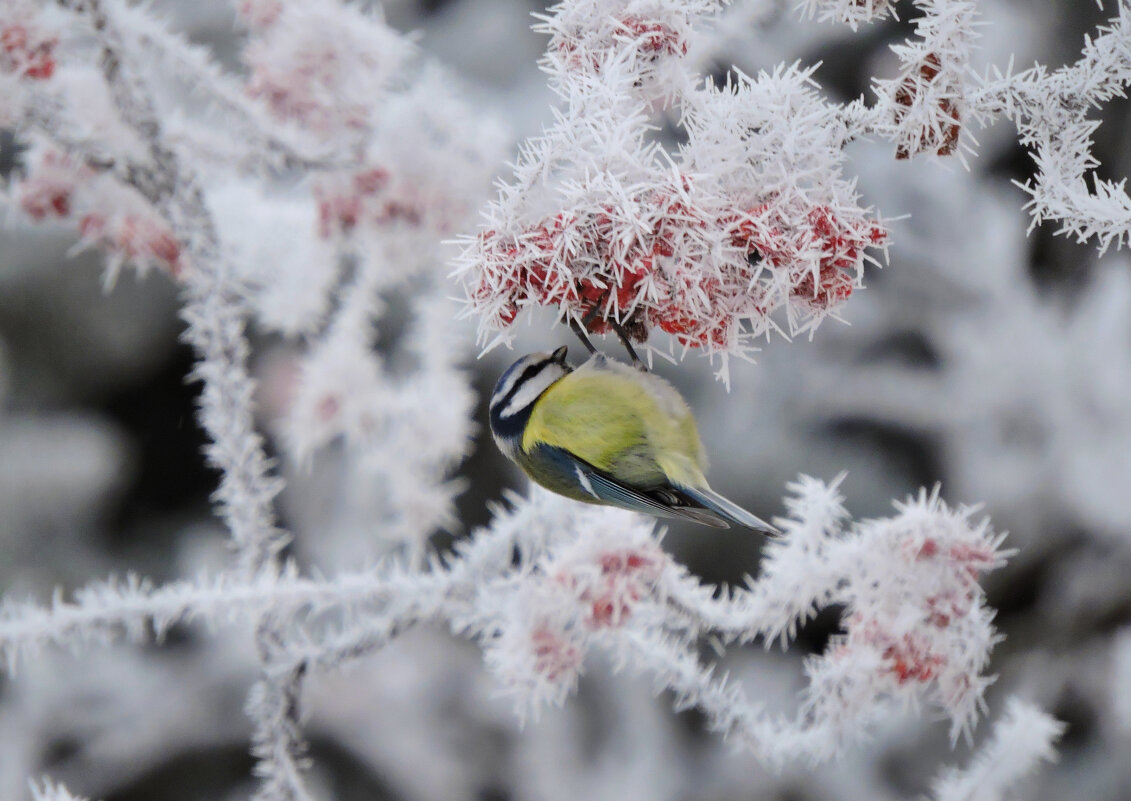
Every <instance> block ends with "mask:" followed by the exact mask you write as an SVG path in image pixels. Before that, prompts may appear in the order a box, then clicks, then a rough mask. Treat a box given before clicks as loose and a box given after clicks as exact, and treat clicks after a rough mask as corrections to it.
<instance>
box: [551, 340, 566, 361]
mask: <svg viewBox="0 0 1131 801" xmlns="http://www.w3.org/2000/svg"><path fill="white" fill-rule="evenodd" d="M568 350H569V348H567V347H566V346H565V345H562V346H561V347H560V348H558V349H557V350H556V351H554V352H553V353H551V354H550V359H551V360H552V361H555V362H557V363H558V364H565V357H566V352H567V351H568Z"/></svg>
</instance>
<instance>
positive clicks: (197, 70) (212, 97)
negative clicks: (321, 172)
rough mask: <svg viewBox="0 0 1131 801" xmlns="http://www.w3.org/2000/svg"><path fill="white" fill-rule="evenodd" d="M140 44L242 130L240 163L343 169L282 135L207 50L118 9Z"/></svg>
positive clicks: (144, 16)
mask: <svg viewBox="0 0 1131 801" xmlns="http://www.w3.org/2000/svg"><path fill="white" fill-rule="evenodd" d="M118 13H119V14H121V16H122V19H123V20H128V23H129V30H130V32H131V33H132V34H133V37H134V38H135V39H136V41H137V44H138V45H140V47H141V49H142V50H144V51H145V52H146V53H147V55H149V56H151V57H153V58H156V59H158V60H160V61H161V62H162V63H164V64H166V65H167V67H168V68H169V69H170V71H171V72H172V73H173V74H175V75H176V76H177V77H178V79H179V80H181V81H183V82H184V83H185V84H186V85H188V86H190V87H192V89H193V92H194V93H197V94H200V95H202V96H204V97H206V98H207V100H208V101H209V103H211V104H212V105H213V106H214V107H216V108H217V109H219V110H220V111H221V112H223V113H224V114H225V115H226V116H227V117H228V118H229V119H230V120H231V121H232V122H234V123H235V124H236V125H238V126H239V129H240V131H239V137H240V139H241V140H242V141H241V144H240V155H239V159H240V160H241V161H243V162H245V163H252V164H254V165H256V166H260V167H262V168H266V169H280V168H282V169H306V170H318V169H330V168H333V167H335V166H338V167H340V166H342V165H341V164H339V163H338V160H337V159H335V157H334V156H335V154H334V153H331V152H323V153H308V152H303V148H302V147H301V145H300V144H296V143H292V142H289V141H287V140H286V138H284V137H282V136H280V135H279V134H278V133H277V129H278V128H279V123H278V121H276V120H273V119H271V117H270V116H269V115H268V114H267V113H266V111H264V110H262V109H260V108H259V107H258V106H256V105H255V104H254V103H253V102H251V101H250V100H249V99H248V97H247V94H246V93H245V92H244V90H243V88H242V87H241V86H240V85H239V84H238V83H237V82H236V81H235V80H233V79H232V78H231V77H229V76H228V75H226V74H225V73H224V72H223V71H222V70H221V69H219V68H218V67H217V66H216V64H215V63H213V61H212V59H211V57H210V56H209V55H208V53H207V51H205V50H204V49H203V48H199V47H194V46H193V45H191V44H189V43H188V42H186V41H185V39H184V38H183V37H181V36H174V35H173V34H171V33H170V32H169V30H168V28H166V27H165V26H164V25H161V24H159V23H157V22H156V21H155V20H154V19H153V16H152V15H151V14H150V13H148V12H147V11H146V10H144V9H142V8H133V7H124V8H121V9H119V11H118Z"/></svg>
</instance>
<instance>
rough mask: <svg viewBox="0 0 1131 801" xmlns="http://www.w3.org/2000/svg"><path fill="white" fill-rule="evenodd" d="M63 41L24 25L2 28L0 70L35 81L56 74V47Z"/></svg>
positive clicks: (18, 23)
mask: <svg viewBox="0 0 1131 801" xmlns="http://www.w3.org/2000/svg"><path fill="white" fill-rule="evenodd" d="M58 44H59V40H58V38H57V37H55V36H51V35H48V34H45V33H42V32H40V31H37V30H36V29H35V28H33V27H30V26H28V25H24V24H22V23H20V22H9V23H7V24H5V25H3V26H0V70H2V71H4V72H9V73H15V74H16V75H20V76H22V77H24V78H30V79H32V80H38V81H42V80H47V79H48V78H50V77H51V76H52V75H54V74H55V66H56V64H55V47H56V46H57V45H58Z"/></svg>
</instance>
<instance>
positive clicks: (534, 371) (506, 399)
mask: <svg viewBox="0 0 1131 801" xmlns="http://www.w3.org/2000/svg"><path fill="white" fill-rule="evenodd" d="M551 361H553V359H543V360H542V361H540V362H538V363H537V364H532V365H530V366H529V367H527V368H526V369H525V370H523V371H522V374H521V375H520V376H519V377H518V380H517V381H515V382H514V386H513V387H511V389H510V392H508V393H507V394H506V395H504V396H503V398H502V400H500V401H499V402H498V403H496V404H494V405H495V408H497V409H505V408H506V406H507V404H508V403H510V401H511V398H513V397H514V396H515V395H516V394H517V393H518V391H519V390H520V389H522V385H523V384H525V383H526V382H527V381H529V380H530V379H532V378H533V377H534V376H536V375H538V374H539V373H540V372H542V370H543V368H545V367H546V365H548V364H549V363H550V362H551Z"/></svg>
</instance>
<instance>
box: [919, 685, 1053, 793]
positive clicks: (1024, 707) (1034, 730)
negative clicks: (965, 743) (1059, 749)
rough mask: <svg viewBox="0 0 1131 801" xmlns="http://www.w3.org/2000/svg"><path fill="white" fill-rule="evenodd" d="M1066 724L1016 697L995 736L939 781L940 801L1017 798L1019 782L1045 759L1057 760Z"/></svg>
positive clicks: (998, 725)
mask: <svg viewBox="0 0 1131 801" xmlns="http://www.w3.org/2000/svg"><path fill="white" fill-rule="evenodd" d="M1064 728H1065V726H1064V723H1062V722H1061V721H1059V720H1057V719H1056V718H1054V717H1052V716H1051V715H1048V714H1047V713H1045V712H1043V711H1041V710H1040V709H1038V708H1036V707H1034V706H1032V705H1031V704H1028V703H1026V702H1024V701H1022V700H1020V699H1019V698H1016V697H1012V698H1010V699H1009V701H1008V702H1007V704H1006V709H1005V713H1004V714H1003V715H1002V717H1001V720H999V721H998V722H997V724H996V725H995V726H994V733H993V737H992V738H991V739H990V741H989V742H988V743H987V744H986V745H985V746H984V747H983V748H982V749H981V750H980V751H979V753H978V755H977V756H976V757H975V758H974V760H973V761H972V762H971V763H970V764H969V765H968V766H967V767H966V768H964V769H962V770H951V771H947V772H945V773H944V774H943V775H942V776H940V777H939V778H938V779H937V780H936V781H935V787H934V790H935V792H934V796H935V799H936V801H997V799H1001V798H1009V797H1013V796H1012V794H1013V793H1014V792H1015V791H1016V788H1017V786H1018V783H1019V782H1020V781H1021V780H1022V779H1024V778H1025V777H1026V776H1027V775H1029V774H1031V773H1032V772H1033V771H1034V770H1036V769H1037V768H1038V767H1039V766H1040V764H1041V763H1042V762H1053V761H1055V760H1056V751H1055V749H1054V748H1053V745H1054V743H1056V741H1057V740H1059V739H1060V737H1061V735H1062V734H1064Z"/></svg>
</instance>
